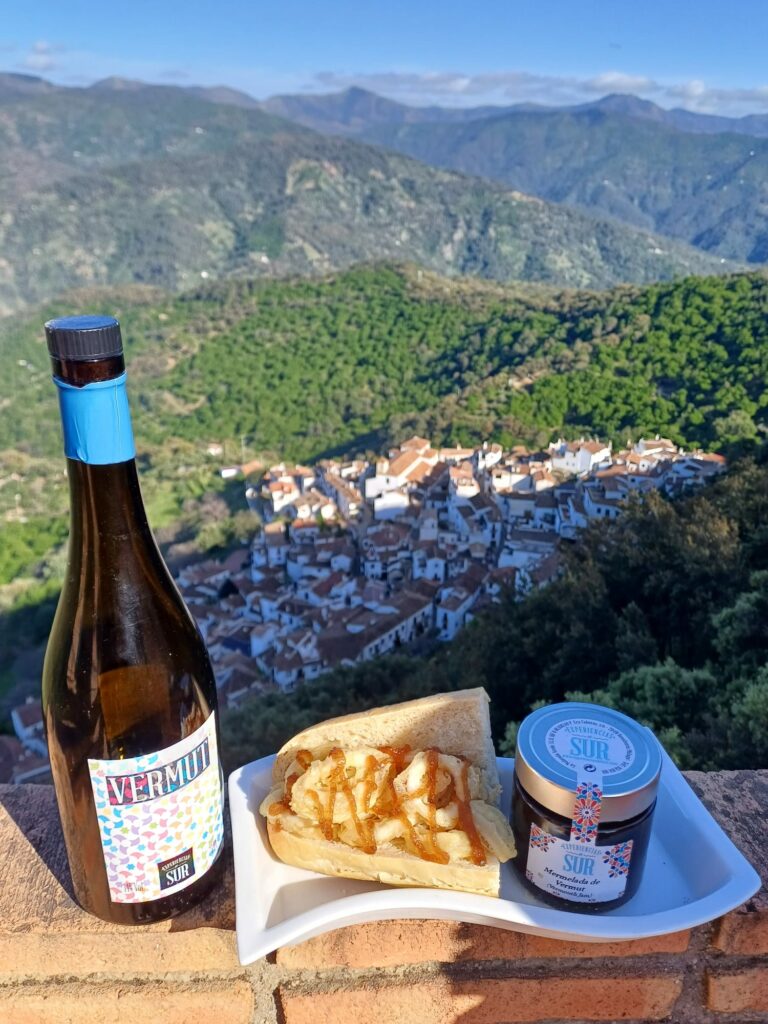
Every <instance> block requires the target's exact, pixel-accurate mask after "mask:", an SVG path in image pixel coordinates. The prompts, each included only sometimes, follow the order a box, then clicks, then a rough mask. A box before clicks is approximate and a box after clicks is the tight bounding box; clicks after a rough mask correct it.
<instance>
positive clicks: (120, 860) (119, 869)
mask: <svg viewBox="0 0 768 1024" xmlns="http://www.w3.org/2000/svg"><path fill="white" fill-rule="evenodd" d="M88 771H89V772H90V776H91V785H92V787H93V797H94V801H95V804H96V815H97V818H98V822H99V831H100V834H101V845H102V849H103V851H104V863H105V865H106V868H107V880H108V882H109V894H110V896H111V898H112V900H113V902H115V903H146V902H147V901H149V900H156V899H159V898H160V897H161V896H172V895H173V894H174V893H176V892H180V891H181V890H182V889H185V888H186V887H187V886H188V885H191V884H192V883H193V882H196V881H197V880H198V879H199V878H200V877H202V875H204V874H205V872H206V871H207V870H208V869H209V868H210V867H211V865H212V864H213V862H214V861H215V859H216V856H217V854H218V853H219V850H220V848H221V844H222V841H223V838H224V819H223V789H222V784H221V770H220V767H219V754H218V748H217V744H216V717H215V713H211V715H210V716H209V717H208V719H207V720H206V721H205V723H204V724H203V725H201V726H200V728H199V729H196V730H195V732H193V733H192V734H191V735H189V736H187V737H186V738H185V739H183V740H179V742H178V743H174V744H172V745H171V746H170V747H166V748H165V749H164V750H158V751H155V752H154V753H152V754H143V755H141V756H140V757H130V758H125V759H123V760H114V761H113V760H110V761H101V760H95V759H90V758H89V760H88Z"/></svg>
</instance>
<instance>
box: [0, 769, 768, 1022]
mask: <svg viewBox="0 0 768 1024" xmlns="http://www.w3.org/2000/svg"><path fill="white" fill-rule="evenodd" d="M687 777H688V780H689V782H690V783H691V785H692V786H693V787H694V789H696V791H697V792H698V793H699V795H700V796H701V797H702V799H703V800H704V802H705V803H706V804H707V806H708V807H709V808H710V810H711V811H712V813H713V814H714V816H715V817H716V818H717V820H718V821H719V822H720V824H721V825H722V827H723V828H724V829H725V831H726V832H727V833H728V834H729V835H730V836H731V838H732V839H733V841H734V842H735V843H736V845H737V846H739V848H740V849H741V850H742V851H743V852H744V853H745V855H746V856H747V857H748V858H749V859H750V860H751V862H752V863H753V864H754V865H755V867H756V868H757V870H758V871H759V872H760V873H761V877H762V878H763V881H764V883H765V882H766V881H768V771H755V772H748V771H744V772H720V773H715V774H711V775H708V774H704V773H700V772H692V773H688V776H687ZM227 857H228V864H227V871H226V873H225V879H224V882H223V884H222V886H221V887H220V888H219V889H218V890H217V892H215V893H213V894H212V895H211V896H210V897H209V899H208V900H206V901H205V902H204V903H203V904H201V906H200V907H198V908H196V909H195V910H194V911H191V912H190V913H188V914H186V915H184V916H182V917H179V918H175V919H173V920H172V921H169V922H163V923H161V924H157V925H151V926H146V927H141V928H124V927H122V928H121V927H116V926H113V925H109V924H106V923H105V922H102V921H98V920H96V919H95V918H92V917H90V916H89V915H87V914H84V913H83V912H82V911H81V910H80V909H79V907H77V905H76V904H75V903H74V901H73V900H72V898H71V894H70V882H69V873H68V869H67V864H66V857H65V854H64V849H63V843H62V840H61V833H60V828H59V823H58V817H57V814H56V810H55V800H54V796H53V791H52V789H51V788H50V787H46V786H32V785H28V786H0V914H1V916H0V1020H3V1021H5V1020H7V1021H9V1022H13V1024H17V1022H18V1024H37V1022H39V1024H69V1022H71V1024H91V1022H94V1024H96V1022H97V1021H98V1022H99V1024H101V1022H102V1021H103V1020H107V1019H111V1018H114V1017H116V1016H117V1014H118V1012H119V1013H121V1014H123V1015H125V1014H126V1013H128V1014H129V1015H135V1016H137V1017H142V1016H143V1017H144V1018H145V1019H147V1020H151V1019H153V1012H156V1007H157V1006H158V1001H159V1000H162V1011H163V1022H164V1024H187V1022H188V1021H190V1020H192V1019H195V1018H197V1017H199V1016H203V1015H204V1014H205V1012H206V1010H208V1011H210V1009H211V1008H215V1013H216V1018H217V1024H262V1022H263V1024H277V1022H278V1021H281V1022H283V1024H305V1022H306V1024H310V1022H311V1024H324V1022H325V1021H327V1022H328V1024H331V1022H333V1024H346V1022H349V1024H353V1022H354V1024H368V1022H369V1021H375V1022H377V1024H411V1022H415V1021H418V1022H419V1024H453V1022H457V1024H458V1022H460V1024H494V1022H501V1021H542V1020H553V1019H557V1020H560V1021H566V1020H567V1021H586V1020H616V1021H618V1020H634V1021H638V1022H640V1021H651V1020H665V1019H666V1020H673V1021H675V1022H680V1024H689V1022H690V1024H694V1022H695V1024H705V1022H710V1021H711V1022H714V1021H724V1020H730V1021H733V1022H734V1024H757V1022H765V1024H768V896H766V888H765V885H764V888H763V889H762V890H761V892H760V893H758V895H757V896H756V897H755V899H754V900H752V901H751V902H750V903H749V904H748V905H747V906H745V907H742V908H739V910H737V911H734V912H733V913H732V914H729V915H727V916H726V917H725V918H723V919H721V920H720V921H717V922H713V923H712V924H711V925H707V926H705V927H702V928H697V929H694V930H693V931H692V932H687V931H686V932H680V933H677V934H675V935H669V936H662V937H660V938H657V939H643V940H638V941H635V942H629V943H600V944H597V945H595V944H591V943H576V942H558V941H555V940H552V939H541V938H538V937H536V936H529V935H523V934H521V933H517V932H508V931H502V930H500V929H494V928H485V927H480V926H475V925H463V924H457V923H455V922H448V921H428V922H424V921H389V922H374V923H372V924H369V925H361V926H357V927H353V928H345V929H341V930H339V931H336V932H331V933H329V934H328V935H323V936H319V937H318V938H316V939H311V940H309V941H308V942H305V943H302V944H301V945H299V946H296V947H292V948H289V949H282V950H279V951H278V952H277V954H276V955H275V956H273V957H270V958H268V961H266V960H265V961H260V962H259V963H257V964H255V965H253V966H251V967H248V968H243V967H241V966H240V964H239V963H238V961H237V955H236V951H235V942H234V931H233V929H234V898H233V880H232V870H231V858H230V857H229V853H227ZM579 1007H580V1009H579ZM578 1013H581V1014H582V1016H581V1017H579V1016H574V1014H578ZM585 1013H586V1014H587V1015H586V1016H583V1015H584V1014H585ZM734 1015H737V1016H734Z"/></svg>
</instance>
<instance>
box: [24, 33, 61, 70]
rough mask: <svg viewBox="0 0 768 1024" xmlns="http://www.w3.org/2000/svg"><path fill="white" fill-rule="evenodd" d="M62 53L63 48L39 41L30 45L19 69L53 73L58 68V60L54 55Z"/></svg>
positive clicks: (42, 40)
mask: <svg viewBox="0 0 768 1024" xmlns="http://www.w3.org/2000/svg"><path fill="white" fill-rule="evenodd" d="M62 52H63V47H61V46H54V45H53V44H51V43H48V42H46V41H45V40H44V39H39V40H38V41H37V42H36V43H33V44H32V46H31V47H30V49H29V51H28V53H27V54H26V56H25V57H24V58H23V59H22V61H21V67H24V68H27V69H29V70H30V71H54V70H55V69H56V68H58V67H59V61H58V58H57V57H55V56H54V54H57V53H62Z"/></svg>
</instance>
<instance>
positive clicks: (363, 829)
mask: <svg viewBox="0 0 768 1024" xmlns="http://www.w3.org/2000/svg"><path fill="white" fill-rule="evenodd" d="M378 749H379V750H380V751H381V753H382V754H385V755H386V756H387V758H388V759H389V764H388V766H387V774H386V778H385V780H384V784H383V786H382V792H381V794H380V796H379V798H378V799H377V800H376V802H375V803H374V805H373V806H371V801H372V799H373V794H374V792H375V789H376V770H377V768H378V767H379V762H378V761H377V760H376V758H375V757H374V756H373V755H372V754H369V755H368V757H367V758H366V760H365V765H364V766H363V778H362V806H363V813H365V814H372V815H373V819H374V820H375V819H376V818H382V817H392V818H396V819H397V820H398V821H400V822H401V824H402V825H403V828H404V829H405V832H406V839H405V842H406V847H407V848H408V849H409V850H410V851H411V852H412V853H414V854H416V856H418V857H420V858H421V859H422V860H428V861H432V862H435V863H438V864H448V863H449V862H450V856H449V854H448V853H446V852H445V851H444V850H441V849H440V847H439V846H438V845H437V835H438V833H439V831H440V829H438V827H437V810H438V807H446V806H447V805H448V804H449V803H451V801H452V800H454V799H455V800H456V804H457V806H458V817H459V826H460V828H461V829H462V830H463V831H464V832H465V833H466V835H467V837H468V839H469V844H470V850H471V854H470V859H471V861H472V863H473V864H477V865H482V864H485V863H486V854H485V847H484V846H483V841H482V839H481V838H480V835H479V834H478V831H477V828H476V826H475V821H474V818H473V817H472V808H471V807H470V804H469V797H470V792H469V763H468V762H467V761H466V759H465V758H461V759H460V760H461V763H462V767H461V785H460V787H457V786H456V785H455V781H454V779H453V776H451V781H450V782H449V784H448V785H447V786H446V787H445V789H444V791H443V792H442V793H441V794H440V795H439V796H438V793H437V778H438V772H439V767H440V765H439V755H440V750H438V749H437V747H431V748H429V749H428V750H427V751H425V753H426V762H427V764H426V768H427V770H426V778H425V781H424V784H423V785H422V786H421V787H419V789H418V790H416V791H414V792H412V793H409V794H408V796H407V799H408V800H412V799H414V798H420V797H423V798H424V802H425V804H426V807H427V818H426V820H424V824H425V825H426V829H427V831H426V836H425V837H424V838H422V836H420V835H419V833H418V832H417V830H416V828H415V826H414V824H413V822H412V821H411V820H410V819H409V817H408V814H407V813H406V810H405V808H404V807H403V804H402V801H401V799H400V796H399V794H398V792H397V790H396V789H395V785H394V782H395V778H396V777H397V776H398V775H399V774H400V772H402V771H403V769H404V768H405V763H406V759H407V757H408V755H409V754H410V752H411V750H410V747H407V746H404V747H379V748H378ZM328 756H329V757H330V758H331V759H332V760H333V761H334V762H335V766H334V768H333V769H332V771H331V773H330V776H329V779H328V796H327V800H326V801H325V806H323V801H322V800H321V799H320V795H319V794H318V793H317V792H315V791H314V790H311V789H308V790H307V796H308V798H309V799H310V800H311V801H312V804H313V807H314V810H315V816H316V818H317V821H318V824H319V826H320V830H321V832H322V833H323V836H324V837H325V839H327V840H329V841H333V839H334V824H333V816H334V810H335V807H336V797H337V795H338V794H339V793H341V794H343V796H344V798H345V799H346V800H347V803H348V805H349V810H350V817H351V819H352V824H353V826H354V828H355V831H356V833H357V838H358V843H357V844H355V845H357V846H358V847H359V848H360V849H362V850H363V851H364V852H365V853H375V852H376V848H377V847H376V840H375V837H374V833H373V825H372V820H371V819H367V818H364V819H361V818H360V816H359V814H358V812H357V803H356V801H355V794H354V792H353V790H352V787H351V786H350V784H349V779H348V778H347V774H346V757H345V755H344V751H343V750H342V749H341V748H340V747H334V748H333V749H332V750H331V751H330V753H329V755H328ZM296 760H297V761H298V762H299V764H300V765H301V767H302V768H303V769H304V770H305V771H306V769H307V768H308V767H309V765H310V764H311V763H312V754H311V752H310V751H308V750H300V751H298V752H297V754H296ZM449 774H450V773H449ZM298 778H299V776H298V775H293V774H292V775H289V776H288V778H287V779H286V794H285V801H290V797H291V792H292V790H293V787H294V785H295V784H296V781H297V779H298ZM459 789H460V792H459ZM285 801H280V802H278V803H274V804H271V805H270V807H269V814H270V815H273V814H274V815H277V814H280V813H282V812H283V811H287V810H290V808H289V807H288V806H286V802H285ZM425 840H426V841H425Z"/></svg>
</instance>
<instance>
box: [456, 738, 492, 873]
mask: <svg viewBox="0 0 768 1024" xmlns="http://www.w3.org/2000/svg"><path fill="white" fill-rule="evenodd" d="M469 797H470V793H469V762H468V761H467V760H466V759H465V758H463V757H462V758H461V793H457V794H456V802H457V804H458V807H459V824H460V825H461V827H462V829H463V830H464V831H465V832H466V833H467V837H468V838H469V848H470V851H471V853H470V859H471V861H472V863H473V864H485V860H486V857H485V847H484V846H483V841H482V839H481V838H480V836H479V834H478V831H477V827H476V825H475V819H474V818H473V817H472V808H471V807H470V806H469Z"/></svg>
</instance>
